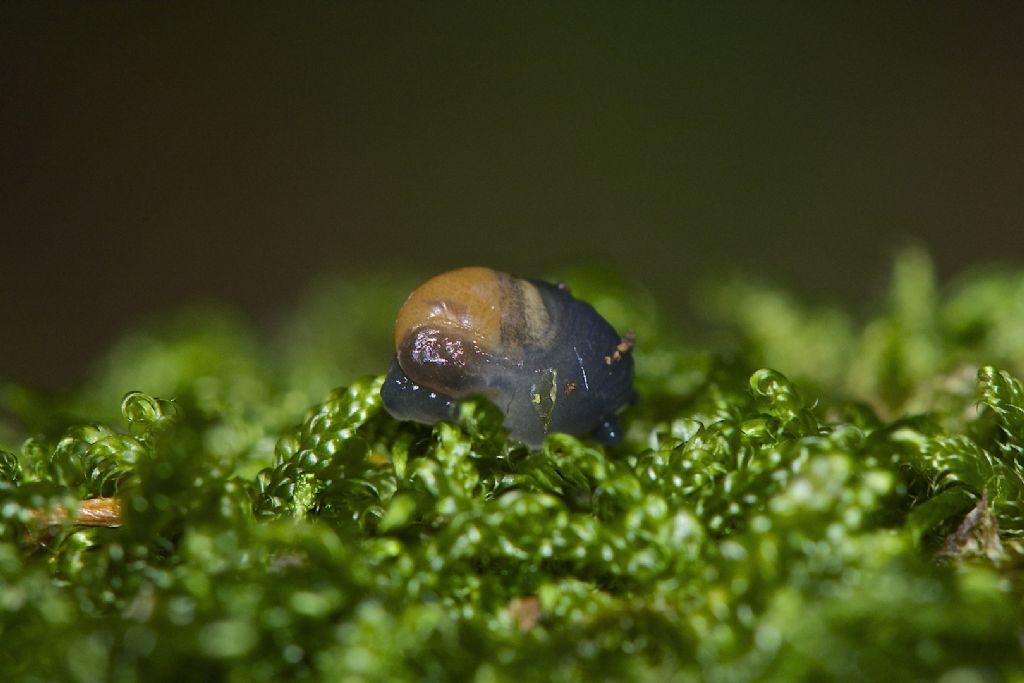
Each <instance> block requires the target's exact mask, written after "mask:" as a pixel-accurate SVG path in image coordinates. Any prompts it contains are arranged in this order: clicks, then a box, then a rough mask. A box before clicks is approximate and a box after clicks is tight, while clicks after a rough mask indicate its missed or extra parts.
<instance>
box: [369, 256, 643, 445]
mask: <svg viewBox="0 0 1024 683" xmlns="http://www.w3.org/2000/svg"><path fill="white" fill-rule="evenodd" d="M395 349H396V354H395V360H394V362H393V363H392V364H391V370H390V371H389V372H388V376H387V378H386V380H385V382H384V386H383V387H382V388H381V398H382V399H383V402H384V407H385V408H387V410H388V412H389V413H391V414H392V415H393V416H394V417H396V418H398V419H401V420H414V421H417V422H425V423H428V424H432V423H434V422H438V421H440V420H445V419H451V418H452V417H454V405H455V402H456V401H458V400H459V399H462V398H467V397H469V396H477V395H479V396H484V397H486V398H488V399H490V400H491V401H493V402H494V404H495V405H497V406H498V407H499V408H500V409H501V410H502V411H503V412H504V413H505V427H506V428H507V429H508V430H509V433H510V435H511V436H512V437H513V438H515V439H518V440H519V441H522V442H524V443H526V444H527V445H529V446H532V447H537V446H539V445H540V444H541V442H543V440H544V437H545V435H547V434H548V433H550V432H566V433H569V434H577V435H583V434H593V435H595V436H596V437H598V438H600V439H602V440H603V441H609V442H610V441H616V440H617V439H618V438H619V428H618V421H617V418H616V413H618V411H619V410H620V409H621V408H622V407H624V406H625V405H626V404H627V403H629V402H630V401H631V400H632V398H633V354H632V339H631V338H629V337H627V338H625V339H624V338H622V337H620V336H619V335H618V333H617V332H616V331H615V329H614V328H612V326H611V325H610V324H608V322H607V321H606V320H605V319H604V318H602V317H601V316H600V315H599V314H598V313H597V312H596V311H595V310H594V309H593V307H592V306H590V304H587V303H585V302H583V301H580V300H578V299H575V298H573V296H572V295H571V294H569V292H568V290H566V289H565V288H563V287H560V286H556V285H552V284H549V283H547V282H542V281H539V280H524V279H521V278H517V277H514V276H512V275H508V274H506V273H500V272H498V271H494V270H490V269H488V268H461V269H459V270H454V271H451V272H448V273H444V274H442V275H438V276H436V277H434V278H432V279H430V280H428V281H427V282H425V283H424V284H423V285H422V286H420V287H419V288H418V289H417V290H416V291H414V292H413V293H412V294H411V295H409V298H408V299H407V300H406V302H405V304H404V305H403V306H402V309H401V311H399V314H398V320H397V321H396V323H395Z"/></svg>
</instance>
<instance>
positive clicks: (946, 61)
mask: <svg viewBox="0 0 1024 683" xmlns="http://www.w3.org/2000/svg"><path fill="white" fill-rule="evenodd" d="M1015 6H1016V5H1015V4H1009V3H1007V4H1000V3H964V4H962V5H932V4H924V3H922V4H911V3H884V4H860V3H858V4H856V5H850V6H838V5H835V4H833V3H815V4H810V3H808V4H806V5H797V4H785V5H781V4H780V5H771V6H769V5H760V4H758V5H750V6H746V5H744V6H740V5H730V6H727V7H719V6H718V5H717V4H715V5H714V7H713V8H712V7H700V8H696V7H694V6H689V7H687V6H675V5H673V6H668V5H664V4H643V5H641V4H637V3H621V4H618V5H605V4H594V3H591V2H580V3H560V4H558V5H557V6H554V7H545V6H543V5H541V4H539V3H538V4H533V5H519V4H509V3H500V4H499V3H475V4H467V5H465V6H455V5H443V6H435V5H433V4H427V3H423V4H399V5H389V6H386V7H384V6H379V5H377V4H376V3H372V4H369V3H368V4H362V3H359V4H356V3H336V4H333V3H325V4H319V3H318V4H297V3H294V4H293V3H281V4H280V5H278V6H270V5H251V4H243V3H227V2H224V3H219V2H217V3H212V2H203V3H180V2H175V3H160V4H150V3H134V2H133V3H127V2H126V3H71V2H69V3H67V4H46V3H36V2H31V3H25V4H17V3H11V2H6V3H3V4H2V5H0V286H2V289H0V377H7V378H8V379H15V380H18V381H22V382H27V383H29V384H32V385H36V386H44V387H60V386H62V385H65V384H67V383H68V382H70V381H72V380H74V379H75V378H77V377H79V376H80V373H81V371H82V370H83V368H84V365H85V364H86V363H87V361H88V360H89V359H90V358H92V357H93V356H94V355H95V354H97V353H98V352H99V351H101V350H102V349H103V348H104V347H105V346H106V345H107V344H108V343H109V342H110V340H111V339H113V338H115V337H116V336H117V334H118V333H119V332H121V331H122V330H123V329H124V328H125V327H127V326H129V325H131V324H133V323H135V322H137V321H138V320H140V319H142V318H145V317H147V316H149V315H151V314H153V313H154V312H155V311H161V310H167V309H173V308H174V307H177V306H179V305H183V304H185V303H187V302H190V301H195V300H197V299H202V300H209V299H214V300H224V301H227V302H230V303H233V304H236V305H239V306H241V307H242V308H243V309H244V310H246V311H248V312H249V313H250V314H251V315H253V316H254V317H256V318H257V319H263V318H265V319H270V316H271V314H272V312H273V311H274V310H280V309H282V308H285V307H287V306H288V305H289V304H290V303H292V302H294V300H295V298H296V297H297V296H298V294H299V292H301V291H302V289H303V288H304V287H305V286H306V285H307V283H309V282H310V281H311V280H312V279H313V278H315V277H316V276H318V275H320V274H322V273H325V272H340V273H350V272H365V271H367V270H372V269H375V268H376V269H379V268H385V267H386V268H406V267H409V266H415V267H417V268H418V269H420V270H422V271H424V272H430V271H435V270H440V269H443V268H447V267H450V266H455V265H464V264H473V263H475V264H487V265H492V266H495V267H499V268H503V269H507V270H513V271H516V272H519V273H522V274H540V273H544V272H548V271H550V270H552V269H556V268H564V267H566V266H573V265H598V266H609V267H612V268H615V269H618V270H620V271H622V272H623V273H625V274H626V275H627V276H629V277H631V278H635V279H638V280H640V281H642V282H644V283H646V284H647V286H648V287H649V288H650V289H651V290H652V291H653V292H654V293H655V294H656V295H658V296H659V297H660V298H661V299H662V300H663V301H664V302H665V303H666V308H668V309H669V310H670V311H672V310H675V309H676V308H677V307H678V305H679V302H680V301H682V300H683V299H685V298H686V297H685V296H684V294H685V292H686V291H687V290H688V288H689V287H690V286H691V285H692V284H693V283H694V282H695V281H696V280H697V279H698V278H701V277H705V276H707V275H709V274H715V273H717V272H721V271H723V270H735V269H739V270H741V271H744V272H751V273H755V274H758V275H761V276H765V277H767V278H769V279H771V280H773V281H776V282H780V283H782V284H784V285H787V286H791V287H794V288H796V289H798V290H800V291H802V292H804V293H806V294H807V295H808V296H811V297H815V298H819V299H823V300H835V301H839V302H846V303H848V304H853V305H860V304H861V302H862V301H864V300H866V299H869V298H870V296H872V295H874V294H875V293H877V292H878V291H880V290H881V288H882V285H883V284H884V279H885V277H886V274H887V272H888V269H889V265H890V259H891V256H892V254H893V252H894V250H895V249H896V248H897V247H899V246H900V245H902V244H904V243H906V242H908V241H909V242H916V243H918V244H921V245H923V246H925V247H926V248H927V249H928V250H929V251H930V252H931V253H932V255H933V256H934V258H935V260H936V263H937V265H938V268H939V272H940V274H941V275H942V276H943V277H949V276H950V275H951V274H954V273H956V272H959V271H960V270H962V269H964V268H966V267H969V266H971V265H973V264H976V263H980V262H987V261H991V260H993V259H999V260H1003V261H1006V262H1011V263H1013V262H1019V261H1020V256H1021V254H1022V253H1024V252H1022V247H1024V235H1022V231H1021V226H1022V224H1024V221H1022V218H1024V215H1022V213H1024V212H1022V207H1024V202H1022V190H1024V154H1022V152H1024V23H1022V21H1021V19H1022V16H1024V13H1022V12H1021V11H1020V10H1017V9H1015Z"/></svg>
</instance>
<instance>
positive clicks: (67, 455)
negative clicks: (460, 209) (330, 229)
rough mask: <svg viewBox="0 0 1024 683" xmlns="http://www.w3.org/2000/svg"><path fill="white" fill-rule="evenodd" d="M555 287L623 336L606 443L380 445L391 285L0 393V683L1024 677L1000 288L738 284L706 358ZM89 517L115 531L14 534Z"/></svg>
mask: <svg viewBox="0 0 1024 683" xmlns="http://www.w3.org/2000/svg"><path fill="white" fill-rule="evenodd" d="M565 279H567V280H568V281H569V282H570V283H571V284H572V286H573V289H574V292H575V293H576V294H577V295H579V296H582V297H584V298H587V299H588V300H591V301H593V302H594V303H595V304H596V306H597V307H598V309H599V310H601V311H602V312H604V313H605V314H606V315H607V316H608V317H609V318H610V319H612V321H613V322H614V323H615V324H616V325H617V326H618V327H619V328H622V329H626V328H629V329H633V330H635V331H636V332H637V335H638V338H639V346H638V350H637V356H636V359H637V385H638V388H639V390H640V392H641V396H642V400H641V402H640V403H639V404H638V405H637V406H636V407H634V408H632V409H631V410H630V411H629V412H628V413H627V415H626V416H625V417H626V440H625V443H624V444H622V445H621V446H618V447H616V448H612V449H605V448H603V447H601V446H600V445H598V444H596V443H593V442H590V441H587V440H580V439H576V438H573V437H571V436H566V435H554V436H552V437H550V438H549V439H548V440H547V442H546V443H545V446H544V449H543V451H541V452H538V453H531V452H529V451H528V450H526V449H525V448H523V447H521V446H518V445H516V444H514V443H510V442H509V441H507V439H506V437H505V434H504V431H503V430H502V428H501V416H500V414H498V413H497V411H496V409H495V408H494V407H493V406H491V405H489V404H487V403H485V402H469V403H467V404H465V405H464V406H463V408H462V411H461V416H460V419H459V421H458V422H457V424H447V423H445V424H440V425H437V426H436V427H433V428H430V427H424V426H419V425H414V424H403V423H398V422H396V421H394V420H392V419H391V418H390V417H389V416H388V415H387V414H386V413H384V412H383V411H382V409H381V406H380V401H379V397H378V395H377V391H378V389H379V386H380V377H379V376H373V375H370V376H367V375H366V374H365V373H366V372H367V371H374V370H376V371H383V369H384V368H385V367H386V364H387V361H388V356H389V350H388V338H389V335H390V321H389V318H390V317H391V313H392V312H393V311H394V310H395V309H396V308H397V306H398V304H399V303H400V302H401V300H402V297H403V296H404V293H405V291H406V289H407V287H408V283H407V281H406V280H405V279H404V278H392V279H375V280H365V281H346V282H344V283H343V284H333V285H332V284H330V283H327V284H324V285H322V286H320V287H318V288H316V289H315V290H314V292H313V293H312V294H311V295H310V297H309V298H308V299H307V300H306V301H305V302H304V303H302V304H301V305H299V306H298V307H297V311H298V312H297V313H296V314H295V315H294V317H292V318H291V319H288V320H287V321H286V324H284V325H283V327H282V329H283V332H282V333H281V334H280V335H279V336H278V337H276V338H273V337H268V336H267V335H260V334H258V333H257V332H256V331H254V330H252V329H251V328H249V327H248V325H247V324H245V323H244V322H240V321H238V320H237V319H235V318H234V317H232V316H231V315H229V314H225V313H223V312H218V311H209V310H207V311H192V312H186V313H183V314H181V315H180V316H178V317H177V318H174V319H170V320H164V321H155V322H154V323H153V324H152V325H150V326H148V327H146V328H145V329H142V330H139V331H138V332H136V333H133V334H131V335H129V336H127V337H126V338H125V339H124V340H122V341H121V342H119V343H118V344H117V345H116V346H115V347H114V349H113V350H112V351H111V353H110V354H109V355H108V356H107V357H106V358H105V359H103V360H102V361H101V362H100V363H99V364H98V365H97V367H96V369H95V370H94V372H93V374H92V375H91V376H90V379H89V380H88V381H87V382H85V383H84V385H83V386H82V387H80V388H79V389H78V390H76V391H74V392H71V393H69V394H68V395H66V396H63V397H60V398H51V397H45V396H42V395H38V394H36V393H34V392H32V391H31V390H29V389H26V388H21V387H12V386H8V387H4V388H3V389H2V391H0V401H2V405H3V406H4V408H5V411H6V413H7V416H6V417H5V418H3V419H2V422H0V639H2V643H3V647H2V648H0V679H2V680H5V681H7V680H10V681H19V680H26V681H30V680H38V681H49V680H70V681H83V682H84V681H99V680H114V681H159V680H174V679H177V678H180V675H181V673H180V672H181V667H182V666H183V663H185V662H187V665H188V671H189V677H190V678H193V679H196V680H236V681H278V680H292V679H296V680H353V681H359V680H365V681H403V680H408V681H429V680H475V681H480V682H489V681H506V680H508V681H518V680H556V681H558V680H565V681H576V680H609V681H611V680H651V681H665V680H710V681H734V680H749V679H752V678H759V679H768V680H780V681H781V680H786V681H789V680H830V679H831V680H909V679H917V680H935V679H942V680H948V681H953V680H957V681H959V680H970V681H985V680H993V681H995V680H1007V679H1017V680H1022V679H1024V665H1022V662H1024V658H1022V652H1021V645H1020V643H1021V635H1022V625H1024V619H1022V617H1024V614H1022V598H1024V588H1022V586H1024V583H1022V580H1021V579H1022V575H1021V566H1022V564H1021V549H1022V545H1021V541H1020V536H1022V535H1024V470H1022V468H1024V464H1022V463H1024V459H1022V458H1024V452H1022V449H1024V389H1022V387H1021V383H1020V381H1019V380H1018V379H1017V378H1018V377H1020V376H1021V373H1022V371H1024V314H1022V312H1021V309H1020V306H1021V303H1020V302H1021V301H1024V296H1022V292H1024V272H1002V273H988V274H979V275H976V276H973V277H972V278H970V279H967V280H963V281H961V282H960V283H959V284H958V285H956V286H954V287H952V288H951V289H950V290H949V291H942V290H941V289H940V288H938V286H937V285H936V283H935V278H934V276H933V275H932V271H931V266H930V263H929V261H928V259H927V258H926V257H925V256H923V255H922V254H920V253H917V252H910V253H907V254H906V255H904V256H903V257H901V259H900V260H899V261H898V263H897V265H896V268H895V269H894V279H893V283H892V285H891V288H890V294H889V296H888V298H887V299H886V300H885V301H884V302H882V305H881V307H880V312H879V313H878V314H877V315H875V316H874V317H872V318H870V319H867V320H857V319H854V318H853V317H851V316H850V315H848V314H846V313H844V312H843V311H841V310H838V309H835V308H823V307H817V308H815V307H809V306H805V305H803V304H801V303H800V302H799V300H798V299H797V298H795V297H792V296H790V295H788V294H786V293H784V292H779V291H778V290H774V289H771V288H765V287H758V286H755V285H752V284H750V283H747V282H743V281H740V280H733V281H730V282H727V283H724V284H722V285H719V286H716V287H715V288H713V289H712V290H710V293H709V292H708V291H705V293H707V294H708V296H706V297H705V298H704V300H705V301H707V302H711V304H710V306H709V307H708V310H709V312H711V313H713V314H714V315H713V317H714V318H715V320H716V321H717V322H718V323H719V324H721V325H722V327H723V330H722V331H721V332H720V334H719V336H720V338H722V339H724V340H725V341H724V343H721V344H717V343H716V344H715V345H711V344H703V345H702V344H701V343H700V342H699V341H698V340H696V339H695V338H692V337H688V336H686V335H683V334H679V333H677V332H674V331H672V330H671V329H669V328H668V327H667V326H666V325H665V324H663V323H662V322H661V321H660V316H659V311H658V309H657V308H656V307H655V306H654V304H653V303H652V302H651V300H650V298H649V297H648V296H646V295H645V294H643V293H642V292H640V291H637V290H634V289H631V288H630V286H629V285H627V284H623V283H621V282H616V281H614V280H613V279H609V278H608V277H606V276H603V275H600V274H598V275H595V274H592V273H573V274H569V275H568V276H566V277H565ZM768 368H771V369H768ZM330 384H345V385H346V386H345V387H344V388H339V389H334V390H328V389H327V387H328V386H329V385H330ZM325 393H326V396H324V394H325ZM310 405H312V408H310V407H309V406H310ZM118 408H119V409H120V415H118V414H117V409H118ZM111 495H116V496H117V497H118V498H119V499H120V500H121V502H122V506H123V508H122V518H123V524H122V526H121V527H120V528H113V529H112V528H102V527H76V526H72V525H70V524H67V523H65V524H64V525H60V526H56V527H50V528H46V527H44V526H43V525H42V522H41V521H40V519H39V516H40V514H41V511H45V510H47V509H53V508H55V507H56V506H61V505H62V506H64V507H66V508H68V509H74V508H75V507H76V506H77V505H78V504H79V501H80V500H82V499H85V498H90V497H97V496H111Z"/></svg>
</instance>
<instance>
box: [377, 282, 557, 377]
mask: <svg viewBox="0 0 1024 683" xmlns="http://www.w3.org/2000/svg"><path fill="white" fill-rule="evenodd" d="M553 336H554V330H553V329H552V325H551V320H550V317H549V314H548V311H547V308H545V306H544V301H543V299H542V297H541V295H540V292H538V291H537V288H536V287H534V285H532V284H531V283H530V282H529V281H528V280H523V279H521V278H517V277H514V276H512V275H508V274H507V273H501V272H499V271H496V270H491V269H490V268H480V267H470V268H459V269H458V270H452V271H449V272H447V273H442V274H441V275H438V276H436V277H433V278H431V279H429V280H427V281H426V282H424V283H423V284H422V285H421V286H420V287H419V288H417V289H416V290H415V291H414V292H413V293H412V294H410V295H409V298H408V299H406V301H405V304H403V305H402V308H401V310H400V311H399V312H398V318H397V320H396V321H395V350H396V351H397V353H398V360H399V365H401V366H402V369H403V370H404V371H405V373H406V374H407V375H408V376H409V377H410V378H411V379H412V380H413V381H416V382H420V383H422V384H428V385H429V384H430V379H429V378H427V377H423V376H421V372H420V369H419V368H418V367H417V365H416V363H414V362H412V360H411V358H410V346H411V345H414V344H416V343H422V340H423V339H425V338H429V341H430V343H434V344H438V343H439V342H438V341H437V340H439V339H443V343H444V345H445V349H444V352H445V353H447V354H450V357H451V361H452V363H453V364H455V365H460V366H463V367H465V366H468V365H470V364H472V363H473V362H474V361H473V359H474V358H477V357H481V356H490V357H502V358H510V359H516V358H521V357H522V355H523V350H524V348H525V347H528V346H533V347H538V346H539V347H544V346H545V345H546V344H549V343H550V341H551V339H552V338H553Z"/></svg>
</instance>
